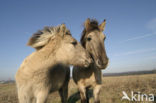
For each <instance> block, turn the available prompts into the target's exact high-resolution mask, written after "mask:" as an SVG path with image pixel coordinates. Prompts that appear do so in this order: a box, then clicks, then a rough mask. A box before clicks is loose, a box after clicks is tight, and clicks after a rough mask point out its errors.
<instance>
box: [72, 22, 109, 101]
mask: <svg viewBox="0 0 156 103" xmlns="http://www.w3.org/2000/svg"><path fill="white" fill-rule="evenodd" d="M105 24H106V21H105V20H104V21H103V22H102V23H101V24H100V25H99V24H98V22H97V21H96V20H94V19H92V20H90V19H87V20H86V21H85V23H84V26H85V28H84V30H83V32H82V37H81V44H82V46H83V47H84V48H85V49H86V50H87V51H88V53H89V54H90V56H91V57H92V59H93V64H91V65H90V66H89V67H87V68H85V67H78V66H75V67H74V68H73V79H74V81H75V83H76V84H77V85H78V88H79V91H80V97H81V103H89V99H88V96H87V91H88V89H89V88H90V87H92V88H93V96H94V103H100V99H99V95H100V89H101V87H102V69H105V68H106V67H107V64H108V57H107V55H106V51H105V46H104V41H105V39H106V36H105V35H104V34H103V31H104V28H105Z"/></svg>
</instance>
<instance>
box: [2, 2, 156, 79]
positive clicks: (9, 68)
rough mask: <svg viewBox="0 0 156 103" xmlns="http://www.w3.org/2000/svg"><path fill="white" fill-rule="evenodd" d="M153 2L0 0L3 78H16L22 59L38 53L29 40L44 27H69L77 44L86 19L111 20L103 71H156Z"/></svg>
mask: <svg viewBox="0 0 156 103" xmlns="http://www.w3.org/2000/svg"><path fill="white" fill-rule="evenodd" d="M155 5H156V1H155V0H150V1H149V0H116V1H111V0H107V1H105V0H101V1H99V0H96V1H95V0H77V1H76V0H66V1H65V0H64V1H58V0H57V1H53V0H26V1H21V0H16V1H15V0H1V1H0V32H1V33H0V44H1V49H0V80H2V79H12V78H14V75H15V73H16V71H17V69H18V67H19V66H20V64H21V63H22V61H23V59H24V58H25V57H26V56H28V55H29V54H30V53H32V52H33V51H34V49H33V48H31V47H28V46H26V43H27V41H28V39H29V37H30V36H31V35H32V34H33V33H34V32H36V31H37V30H39V29H42V28H43V27H44V26H52V25H53V26H56V25H59V24H61V23H65V24H66V25H67V27H68V28H69V29H70V31H71V33H72V35H73V37H75V38H76V39H77V40H78V41H79V39H80V34H81V32H82V30H83V22H84V21H85V20H86V19H87V18H96V19H97V20H98V21H99V22H102V21H103V19H106V20H107V24H106V29H105V31H104V33H105V34H106V37H107V39H106V41H105V45H106V50H107V54H108V57H109V58H110V63H109V66H108V68H107V69H106V70H104V71H103V72H104V73H110V72H113V73H114V72H124V71H137V70H150V69H154V68H156V46H155V45H156V6H155Z"/></svg>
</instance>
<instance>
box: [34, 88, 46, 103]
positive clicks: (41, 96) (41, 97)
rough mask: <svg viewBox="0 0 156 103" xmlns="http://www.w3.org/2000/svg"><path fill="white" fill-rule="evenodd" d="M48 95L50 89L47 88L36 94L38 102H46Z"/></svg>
mask: <svg viewBox="0 0 156 103" xmlns="http://www.w3.org/2000/svg"><path fill="white" fill-rule="evenodd" d="M47 96H48V91H47V90H45V91H44V90H42V91H39V92H38V93H37V94H36V103H46V100H47Z"/></svg>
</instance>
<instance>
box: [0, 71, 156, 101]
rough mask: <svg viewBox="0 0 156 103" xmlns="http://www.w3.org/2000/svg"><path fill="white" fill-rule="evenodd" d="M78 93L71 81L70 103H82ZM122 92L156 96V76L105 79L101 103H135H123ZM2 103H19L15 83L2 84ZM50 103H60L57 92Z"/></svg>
mask: <svg viewBox="0 0 156 103" xmlns="http://www.w3.org/2000/svg"><path fill="white" fill-rule="evenodd" d="M77 91H78V89H77V86H76V85H75V84H74V83H73V81H72V80H71V81H70V84H69V97H72V99H71V98H70V101H69V102H70V103H80V100H79V95H78V93H77V94H75V93H76V92H77ZM122 91H125V92H126V93H128V94H130V92H131V91H134V92H141V93H145V94H150V93H152V94H155V96H156V74H148V75H133V76H114V77H104V78H103V88H102V91H101V95H100V100H101V103H134V102H128V101H121V98H122V96H123V94H122ZM89 93H90V97H91V98H90V101H91V103H93V98H92V93H91V91H90V92H89ZM155 99H156V98H155ZM76 101H77V102H76ZM0 103H18V102H17V92H16V87H15V84H14V83H9V84H0ZM48 103H60V97H59V95H58V93H57V92H55V93H52V94H51V95H50V96H49V97H48ZM135 103H137V102H135ZM138 103H143V102H138ZM146 103H150V102H146Z"/></svg>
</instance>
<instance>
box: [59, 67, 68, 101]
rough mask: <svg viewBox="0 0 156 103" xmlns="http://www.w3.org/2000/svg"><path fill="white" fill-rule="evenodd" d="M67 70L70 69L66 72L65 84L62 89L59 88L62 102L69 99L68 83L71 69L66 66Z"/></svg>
mask: <svg viewBox="0 0 156 103" xmlns="http://www.w3.org/2000/svg"><path fill="white" fill-rule="evenodd" d="M66 70H68V71H67V73H66V77H65V81H64V84H63V86H62V88H60V90H59V94H60V97H61V102H62V103H67V99H68V84H69V80H70V69H69V68H66Z"/></svg>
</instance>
